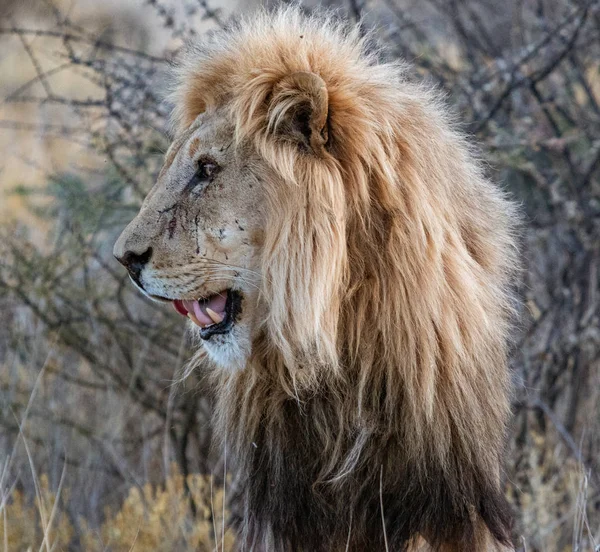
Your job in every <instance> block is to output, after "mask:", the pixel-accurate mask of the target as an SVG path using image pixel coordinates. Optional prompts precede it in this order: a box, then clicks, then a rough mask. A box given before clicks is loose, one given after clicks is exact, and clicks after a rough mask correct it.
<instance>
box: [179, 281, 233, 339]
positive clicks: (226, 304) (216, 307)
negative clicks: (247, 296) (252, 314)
mask: <svg viewBox="0 0 600 552" xmlns="http://www.w3.org/2000/svg"><path fill="white" fill-rule="evenodd" d="M173 307H174V308H175V310H176V311H177V312H178V313H179V314H181V315H182V316H186V317H187V318H189V319H190V320H191V321H192V322H193V323H194V324H195V325H196V326H198V327H199V328H200V332H199V333H200V337H201V338H202V339H203V340H205V341H208V340H209V339H211V338H212V337H213V336H215V335H224V334H229V333H230V332H231V331H232V330H233V327H234V325H235V323H236V321H237V319H238V317H239V315H240V313H241V312H242V295H241V294H240V293H239V292H238V291H236V290H232V289H226V290H222V291H220V292H219V293H215V294H214V295H211V296H209V297H206V298H202V299H193V300H181V299H176V300H174V301H173Z"/></svg>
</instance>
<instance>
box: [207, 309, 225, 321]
mask: <svg viewBox="0 0 600 552" xmlns="http://www.w3.org/2000/svg"><path fill="white" fill-rule="evenodd" d="M206 314H208V316H210V319H211V320H212V321H213V322H214V323H215V324H219V323H220V322H223V317H222V316H221V315H220V314H217V313H216V312H215V311H214V310H212V309H210V308H208V307H206Z"/></svg>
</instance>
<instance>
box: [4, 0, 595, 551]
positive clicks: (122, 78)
mask: <svg viewBox="0 0 600 552" xmlns="http://www.w3.org/2000/svg"><path fill="white" fill-rule="evenodd" d="M259 4H261V2H258V1H256V2H248V1H240V2H236V1H234V0H231V1H226V0H207V1H202V0H120V1H119V0H104V1H103V2H98V1H96V0H26V1H25V0H12V1H11V0H0V152H1V153H0V547H1V546H3V547H4V548H3V550H9V551H13V550H14V551H21V550H23V551H24V550H46V551H47V552H49V551H51V550H68V551H71V550H73V551H79V550H85V551H96V550H98V551H100V550H110V551H129V550H140V551H153V550H157V551H174V550H177V551H179V550H182V551H187V550H193V551H199V552H202V551H205V550H206V551H208V550H215V549H216V548H218V549H221V550H228V549H231V547H232V543H233V537H232V535H231V534H230V533H229V532H228V531H227V527H226V523H223V519H225V520H226V517H227V513H226V511H225V509H224V504H223V502H224V501H223V496H224V495H226V494H227V483H228V480H227V476H226V469H225V466H224V465H223V461H222V458H221V457H220V455H219V454H217V453H216V452H214V451H211V449H210V446H209V443H210V439H211V430H210V425H209V417H210V411H211V397H210V394H209V393H208V391H207V390H206V389H205V388H204V386H203V384H202V380H201V378H200V377H199V375H198V374H193V375H192V376H191V377H190V378H188V379H187V380H185V381H184V382H183V383H178V380H179V377H180V375H181V373H182V369H183V368H184V367H185V362H186V359H187V358H189V355H190V351H189V348H188V343H187V342H186V340H185V336H184V331H183V330H184V324H183V321H182V319H181V318H180V317H178V316H177V315H176V314H175V313H174V311H171V309H165V308H164V307H161V306H159V305H155V304H151V303H149V302H148V301H146V300H144V299H143V298H142V297H141V296H140V295H139V294H137V293H136V292H135V291H134V289H133V286H131V285H130V284H129V283H128V280H127V278H126V275H125V271H124V270H121V269H120V267H119V266H117V263H116V262H115V261H114V259H113V258H112V244H113V242H114V240H115V238H116V236H117V235H118V234H119V232H120V230H121V229H122V228H123V227H124V225H125V224H126V223H127V222H128V221H129V220H130V219H131V218H132V217H133V215H134V214H135V213H136V212H137V209H138V207H139V205H140V202H141V200H142V198H143V197H144V195H145V193H146V192H147V191H148V190H149V189H150V187H151V186H152V184H153V182H154V179H155V176H156V174H157V172H158V170H159V168H160V165H161V161H162V156H163V154H164V152H165V150H166V148H167V147H168V144H169V137H168V134H167V130H168V129H167V121H166V119H167V116H168V113H169V109H170V106H169V105H167V104H166V103H165V102H164V100H163V95H164V92H165V86H166V84H167V83H168V69H169V61H170V60H172V59H173V58H174V57H175V56H176V55H177V52H178V51H179V50H180V48H181V47H182V45H183V44H184V43H185V42H186V41H187V40H190V39H193V38H194V36H196V35H199V34H201V33H205V32H210V31H211V29H215V28H219V27H220V26H222V25H224V24H226V23H227V21H228V19H229V18H230V17H232V15H235V14H236V13H241V12H243V11H246V10H250V9H253V8H254V7H255V6H256V5H259ZM316 4H321V5H327V6H331V7H332V8H335V9H336V10H338V11H339V12H340V13H341V14H343V15H344V16H345V17H348V18H350V19H351V20H353V21H355V22H356V24H357V25H358V24H360V25H361V26H362V28H363V29H364V30H365V31H366V30H368V29H375V31H374V32H375V34H376V36H377V38H378V40H379V41H381V42H382V43H383V44H384V45H385V46H386V48H387V49H386V53H385V56H386V57H387V58H388V59H394V58H402V59H405V60H407V61H409V62H411V64H412V68H411V70H410V74H411V76H412V77H414V78H415V79H426V80H427V81H429V82H431V83H433V84H435V85H436V86H437V87H438V88H439V89H441V90H443V91H444V93H445V95H446V97H447V100H448V103H449V104H450V105H451V106H452V107H453V109H454V110H455V112H456V113H457V118H458V120H460V121H462V123H461V126H462V128H463V129H464V131H465V132H467V133H469V134H470V135H471V136H472V137H473V139H474V140H475V141H476V142H477V143H478V144H480V146H481V149H482V155H483V156H484V158H485V159H486V162H487V170H488V172H489V175H490V176H491V178H492V179H494V180H495V181H497V182H500V183H501V184H502V185H503V186H504V187H505V188H507V189H508V191H509V192H510V194H511V195H512V196H513V197H514V198H515V200H516V201H517V202H518V203H520V204H521V205H522V210H523V212H524V216H525V227H524V231H523V238H522V249H523V259H524V265H525V269H524V272H523V275H522V276H523V277H522V282H521V285H520V288H519V293H520V295H521V298H522V313H521V322H520V325H519V327H518V328H517V330H516V332H515V341H514V346H513V351H512V362H511V364H512V369H513V374H514V381H515V393H514V403H513V408H514V414H515V416H514V420H513V424H512V425H511V427H510V432H509V439H508V445H507V454H506V458H507V462H506V493H507V495H508V497H509V499H510V501H511V503H512V505H513V507H514V510H515V513H516V518H517V524H516V527H515V538H516V542H517V543H518V546H519V549H520V550H522V551H573V552H574V551H576V550H581V551H584V550H586V551H587V550H592V551H593V550H596V551H597V550H600V470H599V468H600V402H599V397H600V289H599V288H600V284H599V282H600V275H599V269H600V266H599V265H600V0H585V1H584V0H504V1H503V2H497V1H496V0H337V1H331V2H321V3H318V2H305V3H304V6H305V8H306V10H308V11H310V10H311V9H313V8H314V7H315V5H316ZM217 452H218V451H217Z"/></svg>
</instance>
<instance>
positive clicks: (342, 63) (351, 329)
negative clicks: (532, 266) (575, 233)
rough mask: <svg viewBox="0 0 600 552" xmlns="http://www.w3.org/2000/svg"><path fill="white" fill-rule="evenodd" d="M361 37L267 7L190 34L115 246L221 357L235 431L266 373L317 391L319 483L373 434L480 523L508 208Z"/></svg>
mask: <svg viewBox="0 0 600 552" xmlns="http://www.w3.org/2000/svg"><path fill="white" fill-rule="evenodd" d="M365 45H366V42H365V39H364V38H361V36H360V34H359V31H358V30H357V29H355V30H349V29H347V28H346V27H344V26H342V25H340V24H338V23H335V22H332V20H330V19H329V20H323V19H320V18H314V19H306V18H304V17H302V16H301V15H300V12H299V11H298V10H296V9H291V10H289V9H288V10H280V11H279V12H277V13H276V14H274V15H264V14H263V15H259V16H257V17H254V18H253V19H252V20H250V21H246V22H242V23H241V24H240V25H237V26H234V27H233V28H232V29H229V30H227V31H224V32H220V33H216V34H214V35H213V36H211V37H208V38H206V39H205V40H204V41H203V42H202V43H201V44H199V45H198V46H196V47H195V48H191V49H190V50H189V51H188V52H187V54H186V56H185V57H184V59H183V61H182V63H181V64H180V66H179V68H178V70H177V76H176V79H175V80H176V83H175V87H174V88H175V90H174V93H173V96H172V97H173V99H174V102H175V113H174V129H175V135H176V138H175V140H174V142H173V145H172V146H171V148H170V150H169V151H168V153H167V155H166V161H165V165H164V167H163V169H162V171H161V173H160V175H159V178H158V182H157V183H156V185H155V187H154V188H153V189H152V191H151V192H150V194H149V195H148V197H147V198H146V200H145V202H144V204H143V206H142V208H141V211H140V213H139V214H138V216H137V217H136V218H135V219H134V220H133V221H132V222H131V224H130V225H129V226H128V227H127V228H126V230H125V231H124V232H123V234H122V235H121V237H120V238H119V240H118V242H117V244H116V245H115V255H116V256H117V258H119V260H120V261H121V262H122V263H123V264H124V265H125V266H126V267H127V268H128V270H129V272H130V274H131V276H132V279H133V280H134V282H135V283H136V284H137V285H138V287H139V288H140V289H142V290H143V291H144V293H146V294H147V295H148V296H150V297H151V298H154V299H157V300H159V301H170V302H173V304H174V306H175V308H176V309H177V310H178V311H179V312H180V313H181V314H184V315H186V316H189V318H190V319H191V320H192V323H193V324H194V328H195V331H196V332H197V333H198V334H199V336H200V337H201V338H202V339H201V342H202V344H203V348H204V349H205V350H206V352H207V353H208V356H209V357H210V358H212V360H213V361H214V362H215V363H216V364H217V365H219V366H220V367H222V368H228V369H230V370H228V371H225V370H223V373H227V374H228V375H227V376H226V377H227V378H229V379H228V382H229V383H228V384H227V387H226V389H227V393H229V394H233V395H232V396H231V397H230V399H231V400H229V402H227V401H224V402H223V403H222V409H223V410H226V409H227V408H236V409H237V410H236V412H235V415H234V416H233V415H232V416H231V417H230V418H229V420H230V423H233V422H231V419H232V418H235V423H236V424H237V425H236V426H235V427H231V428H229V429H228V431H229V435H231V436H233V435H234V434H235V432H236V431H237V434H238V437H239V443H240V445H239V446H240V447H243V446H246V445H245V444H247V443H246V442H247V440H248V438H247V435H254V434H255V433H257V432H258V431H259V430H258V429H257V428H258V427H259V425H260V424H264V423H266V422H265V417H264V416H263V415H262V414H261V412H264V410H265V409H266V408H271V410H270V411H269V412H270V416H271V418H273V419H276V412H277V408H279V406H280V405H281V404H282V403H277V404H278V405H279V406H271V407H268V405H267V403H268V402H269V401H275V400H279V401H283V399H282V398H281V396H280V394H278V392H277V393H276V392H275V391H274V390H275V389H278V390H279V391H281V392H282V393H283V395H285V396H289V397H296V398H302V397H303V396H304V397H318V396H319V395H318V394H319V393H323V396H325V393H326V394H327V397H329V398H328V399H327V400H329V401H333V402H336V404H338V407H336V409H335V410H334V411H335V416H337V419H336V420H337V421H336V422H335V423H333V422H332V427H331V428H327V427H324V425H326V416H325V415H324V414H323V415H322V416H317V418H316V419H318V420H320V422H319V423H320V424H321V426H320V427H319V428H318V429H317V430H316V432H315V433H314V438H315V439H316V440H319V439H320V440H321V441H322V442H319V443H318V446H320V447H321V449H320V450H322V451H323V454H325V455H327V456H328V458H327V462H324V464H323V466H322V467H321V468H320V470H321V471H320V472H319V477H321V478H325V477H329V476H335V477H338V476H339V477H341V475H340V474H348V473H351V472H352V470H353V469H354V468H357V466H365V465H366V464H365V462H368V458H365V456H368V455H369V454H371V455H373V454H376V450H377V449H376V447H375V446H374V445H373V446H371V444H372V442H373V439H376V438H377V439H378V438H379V437H381V438H382V439H383V438H384V437H385V439H386V441H385V442H386V443H387V444H386V445H385V446H386V447H387V449H386V450H391V448H393V447H394V446H396V445H391V444H390V443H397V449H394V450H395V453H394V454H395V455H396V456H395V457H397V459H398V458H400V457H401V461H402V462H404V464H402V465H407V466H413V465H414V470H415V474H416V475H415V477H416V478H417V480H420V479H419V478H420V477H423V480H422V481H423V484H422V486H421V487H419V488H422V489H425V488H428V487H430V486H431V483H429V482H428V481H429V479H428V477H431V474H434V473H435V474H441V475H440V477H441V478H442V479H444V478H445V479H444V483H443V484H442V485H447V486H448V487H449V488H450V487H452V489H453V491H454V492H456V493H458V495H460V496H461V497H462V498H461V500H464V501H465V502H466V504H467V506H466V507H465V509H464V510H461V511H462V512H463V513H462V514H460V515H466V514H464V512H471V511H473V510H472V509H473V508H486V511H485V512H481V516H482V517H483V518H484V521H485V523H486V524H488V526H490V527H492V526H493V523H494V521H493V520H491V517H493V515H494V513H493V511H494V504H492V502H494V500H496V498H494V499H490V500H491V501H492V502H491V503H489V504H484V502H481V501H480V502H477V500H479V499H478V498H477V497H478V494H479V493H484V492H486V491H483V490H482V489H484V488H485V489H488V488H489V489H494V492H496V491H497V478H498V466H499V454H500V450H501V443H502V440H503V434H504V425H505V421H506V418H507V415H508V404H509V403H508V379H509V378H508V372H507V369H506V345H507V333H508V320H509V318H510V312H511V293H510V290H509V286H510V280H511V277H512V274H513V271H514V266H515V251H516V249H515V247H514V238H513V235H512V227H513V221H514V218H515V217H514V212H513V208H512V206H511V204H510V203H509V202H507V201H506V200H505V198H504V197H503V194H502V193H501V192H500V191H499V190H498V189H497V188H496V187H494V186H493V185H492V184H490V183H489V182H488V180H487V179H486V178H485V177H484V175H483V173H482V170H481V169H480V166H479V163H478V161H477V160H476V158H475V156H474V154H473V152H472V151H471V148H470V147H469V146H468V145H467V143H466V142H465V140H464V138H463V137H462V136H461V135H460V133H457V132H456V131H455V130H453V128H452V125H451V124H450V122H449V121H448V117H447V115H446V113H447V108H446V107H445V106H444V105H443V104H442V103H441V102H440V101H439V99H438V96H437V95H436V94H435V93H434V92H432V91H431V89H429V88H427V87H425V86H422V85H418V84H414V83H412V82H410V80H409V79H408V78H407V77H406V76H405V73H404V68H403V67H402V66H401V65H399V64H394V63H391V64H389V63H388V64H386V63H380V60H379V58H378V57H377V53H376V52H375V50H373V49H370V50H369V49H367V48H365ZM368 51H370V52H371V53H369V52H368ZM373 52H375V53H373ZM232 374H238V375H235V376H232ZM232 377H233V378H234V379H233V380H232V379H231V378H232ZM235 378H237V379H235ZM223 389H225V387H224V388H223ZM303 390H305V391H306V390H308V391H307V393H306V394H304V395H303V394H302V393H303ZM324 390H326V392H325V391H324ZM224 393H225V391H224ZM236 393H237V396H236ZM276 397H278V398H277V399H276ZM228 405H229V406H228ZM233 405H235V406H233ZM324 408H325V407H324ZM223 419H227V416H226V415H223ZM382 420H385V424H384V425H383V426H382V425H381V424H382V423H383V422H382ZM273 423H275V422H273ZM333 426H335V428H334V427H333ZM278 427H283V426H278ZM376 436H377V437H376ZM232 439H234V440H235V438H234V437H232ZM370 443H371V444H370ZM369 447H371V448H369ZM369 450H370V451H371V452H369ZM238 452H240V454H242V452H243V451H242V449H240V451H238ZM390 454H392V453H391V452H390ZM422 458H427V459H429V460H428V461H429V462H430V463H429V464H424V465H423V466H421V465H420V464H419V461H420V460H419V459H422ZM311 465H312V464H311ZM373 466H375V468H376V469H377V470H379V466H380V464H379V463H377V462H376V461H375V462H373ZM432 466H433V468H435V469H433V468H432ZM375 468H374V469H375ZM471 468H472V477H471V478H470V479H469V480H468V481H466V482H465V481H458V480H457V478H460V477H466V476H464V474H466V473H467V472H468V470H469V469H471ZM365 469H366V468H365ZM407 469H408V468H407ZM377 473H379V472H377ZM336 474H337V475H336ZM369 477H370V476H369ZM440 488H445V487H440ZM402 492H404V491H402ZM449 492H450V491H449ZM491 492H492V491H490V493H491ZM442 494H443V493H442ZM492 494H493V493H492ZM439 496H442V495H439ZM496 496H497V495H494V497H496ZM498 496H499V495H498ZM415 500H416V499H415ZM498 501H500V502H501V499H500V498H498ZM476 502H477V503H476ZM500 502H499V503H500ZM437 506H439V505H437V504H436V503H435V500H434V499H431V498H428V499H427V500H424V502H423V512H425V513H423V515H426V512H427V511H428V509H429V508H431V509H432V511H434V510H435V508H436V507H437ZM440 507H441V506H440ZM432 515H433V514H432ZM456 515H457V516H458V514H456ZM469 515H470V514H469ZM499 515H500V514H499ZM486 516H487V518H486ZM434 517H435V516H433V517H432V520H430V521H427V523H428V524H429V525H428V526H427V527H428V530H429V531H434V529H435V527H437V526H438V525H439V526H440V528H441V527H443V525H444V523H445V522H444V521H443V520H437V521H435V520H434V519H433V518H434ZM505 519H506V518H503V520H504V521H500V522H498V523H499V524H500V525H498V526H497V527H496V528H495V529H494V528H492V531H496V532H497V533H498V534H504V535H506V531H505V527H504V528H503V527H500V526H501V525H502V524H503V523H505ZM415 523H416V522H415ZM423 523H425V522H423ZM448 523H450V524H452V523H457V522H455V521H452V522H451V521H448ZM465 523H466V522H465ZM436 524H437V525H436ZM499 538H500V537H499Z"/></svg>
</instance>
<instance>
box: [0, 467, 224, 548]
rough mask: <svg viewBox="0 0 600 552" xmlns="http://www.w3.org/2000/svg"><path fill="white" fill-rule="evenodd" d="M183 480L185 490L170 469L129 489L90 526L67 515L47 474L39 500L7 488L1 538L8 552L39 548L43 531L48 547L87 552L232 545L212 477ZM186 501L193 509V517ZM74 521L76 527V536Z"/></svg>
mask: <svg viewBox="0 0 600 552" xmlns="http://www.w3.org/2000/svg"><path fill="white" fill-rule="evenodd" d="M187 485H188V488H189V494H188V493H187V492H186V490H185V486H184V477H183V476H182V475H181V474H180V473H177V472H176V471H175V468H173V470H172V473H171V475H170V476H169V477H168V478H167V480H166V481H165V483H164V484H163V485H151V484H150V483H147V484H145V485H144V486H143V488H141V489H139V488H137V487H133V488H131V489H130V491H129V493H128V495H127V497H126V498H125V500H124V502H123V504H122V505H121V507H120V509H118V510H116V511H112V510H111V509H110V508H107V509H106V510H105V512H104V514H105V521H104V523H103V524H102V526H101V527H100V528H94V527H92V526H90V525H89V524H88V522H87V521H86V520H85V519H78V520H73V522H72V521H71V520H70V519H69V517H68V515H67V513H66V511H65V507H66V504H67V503H68V500H69V493H68V490H65V489H63V490H62V492H61V493H60V496H57V494H55V493H53V492H52V491H51V490H50V486H49V483H48V477H47V476H46V475H42V476H41V477H40V478H39V487H40V490H41V502H40V501H39V500H36V501H35V502H34V503H29V502H28V501H27V500H26V499H25V498H24V496H23V494H22V493H21V492H20V491H18V490H14V491H13V492H12V494H11V496H10V497H9V499H8V504H7V506H6V507H5V508H4V509H2V516H1V518H2V519H0V543H6V546H7V548H6V550H8V551H21V550H39V549H41V547H42V546H43V545H42V542H43V540H44V533H45V532H47V533H48V537H47V543H46V545H47V547H48V548H49V549H51V550H67V549H69V547H73V546H77V543H79V549H81V550H85V551H86V552H96V551H97V552H101V551H104V550H111V551H112V552H133V551H149V550H152V551H153V552H171V551H173V550H182V551H183V550H194V551H196V552H209V551H211V552H212V551H214V550H215V549H218V550H219V551H221V552H225V551H230V550H233V544H234V539H233V535H232V533H231V531H224V530H223V514H225V516H227V512H226V511H225V510H224V509H223V498H224V493H223V489H222V488H220V487H219V488H216V487H215V488H213V485H212V481H211V478H210V477H208V476H205V475H200V474H191V475H189V476H188V477H187ZM191 500H193V503H194V505H195V508H196V509H197V514H196V515H195V516H194V514H193V512H192V506H191V504H192V502H191ZM55 504H57V513H56V515H55V518H54V521H53V524H49V523H48V521H46V523H44V521H43V519H42V518H43V517H44V516H43V515H42V512H43V511H45V512H46V513H47V512H50V511H51V510H52V509H53V507H54V505H55ZM74 523H76V524H77V525H78V527H79V530H78V531H77V540H76V531H75V529H74V526H73V525H74Z"/></svg>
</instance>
